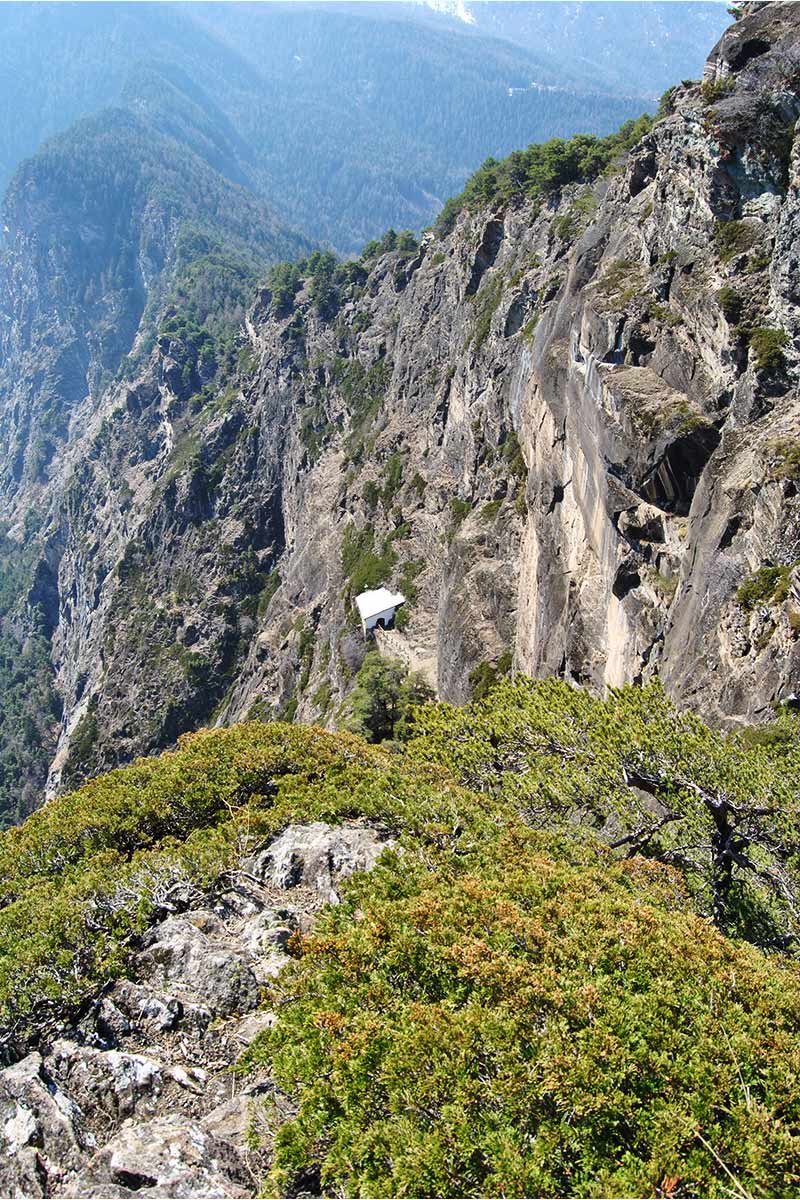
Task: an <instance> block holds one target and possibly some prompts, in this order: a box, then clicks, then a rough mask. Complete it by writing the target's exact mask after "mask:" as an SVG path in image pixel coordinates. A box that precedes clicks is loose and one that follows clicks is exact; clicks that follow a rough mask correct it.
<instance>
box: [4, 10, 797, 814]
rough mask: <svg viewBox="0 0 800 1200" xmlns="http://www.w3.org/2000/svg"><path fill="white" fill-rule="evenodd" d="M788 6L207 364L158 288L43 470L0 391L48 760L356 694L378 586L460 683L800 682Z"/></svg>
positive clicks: (22, 324)
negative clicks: (225, 367)
mask: <svg viewBox="0 0 800 1200" xmlns="http://www.w3.org/2000/svg"><path fill="white" fill-rule="evenodd" d="M799 25H800V10H798V8H797V6H794V5H791V4H771V5H769V6H766V7H764V6H761V7H759V6H758V5H751V6H749V7H748V9H747V12H746V14H745V16H744V17H743V19H741V20H740V21H738V22H737V23H736V24H735V25H734V26H733V27H732V28H731V30H730V31H729V32H728V33H727V34H726V35H725V37H723V39H722V40H721V42H720V43H719V45H718V46H717V47H716V49H715V50H714V51H713V53H712V55H711V57H710V58H709V60H708V65H707V68H706V76H705V79H704V81H703V83H702V84H682V85H680V86H679V87H677V88H676V89H674V90H673V92H672V93H671V94H670V95H669V97H668V98H667V99H666V100H665V102H664V105H663V108H662V114H661V116H660V118H659V119H658V120H657V122H656V124H655V125H654V127H653V129H652V131H651V132H650V133H649V134H647V135H646V136H645V137H644V139H643V140H642V142H641V143H640V144H639V145H638V146H637V147H635V148H634V150H633V151H632V152H631V153H630V154H629V155H628V156H627V158H626V159H625V160H623V161H620V162H619V163H618V164H616V166H615V167H614V168H613V169H612V170H611V171H610V172H609V173H607V174H606V175H605V176H604V177H602V178H601V180H600V181H599V183H598V184H596V185H594V186H593V187H588V186H581V185H570V186H568V187H565V188H563V189H562V190H561V191H560V192H558V193H556V194H554V195H553V196H551V197H550V198H549V199H547V200H546V201H541V202H535V203H532V202H525V203H515V204H511V205H510V206H508V207H503V206H502V205H498V206H496V207H494V208H492V209H484V210H474V211H469V212H467V211H465V212H463V213H462V214H461V215H460V216H459V218H458V220H457V221H456V224H455V227H454V228H453V229H452V231H451V232H450V233H448V234H447V235H446V236H440V235H438V234H435V233H429V234H426V235H424V236H423V238H422V241H421V244H419V245H418V246H414V245H412V246H410V247H409V246H406V247H405V248H401V249H386V248H383V249H379V250H377V251H375V253H373V254H372V255H371V256H369V257H368V258H367V259H365V260H364V261H363V262H362V263H360V264H359V265H357V266H356V267H354V268H353V272H352V278H351V281H350V283H348V284H347V286H344V287H342V288H341V289H340V292H339V294H338V296H337V298H336V303H335V304H333V305H332V306H330V307H329V308H328V309H326V308H325V305H321V304H320V303H319V296H318V295H316V294H315V291H314V286H313V285H312V283H311V282H309V281H308V280H306V282H305V283H303V284H302V285H301V286H300V287H299V288H298V289H297V290H296V293H295V295H294V298H293V300H292V301H291V303H290V304H289V305H288V307H285V308H281V306H279V305H276V304H275V303H274V297H273V295H272V294H271V292H270V291H269V289H268V288H266V287H265V288H262V290H261V291H260V292H259V293H258V295H257V296H256V299H255V301H254V303H252V304H251V306H250V308H249V310H248V312H247V314H246V317H245V319H244V320H243V323H242V328H241V332H240V334H239V341H238V343H237V346H238V350H237V353H239V362H240V366H239V368H238V369H237V372H236V373H235V375H234V376H232V378H231V381H230V382H229V383H228V384H227V385H226V387H225V388H224V389H219V390H218V391H217V392H216V393H214V394H209V390H208V388H206V389H205V391H203V390H202V388H201V384H202V380H201V379H196V380H194V381H193V382H191V381H190V383H188V384H187V381H186V376H185V372H184V370H183V368H182V366H181V358H180V347H179V346H178V344H177V343H176V341H175V339H174V337H171V336H169V335H164V336H158V337H156V338H155V339H154V340H151V342H150V343H148V342H147V340H146V337H145V332H146V328H150V329H152V328H153V327H152V325H151V326H146V320H147V319H150V320H152V314H151V316H150V317H149V318H146V317H145V316H143V317H142V318H141V323H140V325H139V327H138V330H139V332H138V333H137V335H136V338H135V341H134V347H135V349H134V355H133V357H131V358H130V359H129V360H128V359H126V360H125V362H127V363H128V366H127V368H126V369H124V370H123V371H122V372H121V375H120V378H118V379H116V380H111V381H108V380H105V381H102V380H100V377H99V376H98V383H97V387H96V389H95V391H93V392H90V393H89V394H88V396H85V397H84V399H83V400H82V401H81V402H80V403H79V404H78V406H77V408H74V409H65V411H68V412H71V413H72V416H71V418H70V419H69V420H66V424H64V425H63V428H62V426H61V425H59V426H57V427H54V433H53V437H54V438H55V439H56V442H54V443H53V445H56V443H57V453H54V452H53V446H50V448H49V449H48V451H47V453H48V455H49V457H48V461H47V465H46V466H45V467H37V466H36V462H35V453H34V450H35V446H34V444H33V441H32V440H31V439H32V438H33V433H32V432H31V430H30V428H29V425H30V422H29V415H30V411H31V410H30V406H28V407H26V404H27V401H25V400H24V398H23V397H20V396H19V395H17V394H16V393H15V394H14V396H12V397H11V398H7V401H6V400H4V402H3V407H2V414H0V426H1V427H2V428H3V429H4V430H5V431H6V436H7V439H8V442H9V444H10V445H12V446H14V447H16V449H15V451H14V461H16V462H17V463H18V464H19V474H18V478H11V477H10V476H9V477H8V478H6V480H5V485H4V486H5V488H6V500H5V511H6V514H7V517H8V531H9V537H10V538H11V539H12V540H13V541H14V544H15V545H17V546H21V545H23V544H24V545H25V546H26V548H27V552H29V553H30V554H32V555H33V557H34V559H35V572H34V575H33V580H34V582H33V584H32V585H31V587H30V590H29V592H28V593H27V596H28V608H29V610H30V611H33V609H34V607H35V608H36V611H37V612H39V611H40V612H41V613H43V614H44V618H43V619H44V621H45V632H46V636H47V639H48V646H49V647H50V648H51V652H52V666H53V680H52V682H53V688H54V690H55V693H56V696H57V700H58V706H57V707H58V708H59V710H60V711H61V713H62V715H61V717H60V719H59V718H58V716H55V717H54V718H53V720H52V723H51V726H50V727H49V729H48V731H47V736H48V737H49V738H50V741H49V742H48V743H46V744H47V748H48V762H49V764H50V771H49V785H48V786H49V789H50V790H51V791H53V790H56V789H58V788H63V787H65V786H67V785H68V784H71V783H73V782H75V781H76V780H78V779H80V778H81V777H83V776H85V775H86V774H91V773H94V772H96V771H99V770H102V769H104V768H106V767H109V766H113V765H115V764H117V763H120V762H124V761H128V760H129V759H130V758H132V757H133V756H135V755H136V754H139V753H143V752H145V753H146V752H149V751H152V750H154V749H157V748H160V747H163V746H166V745H170V744H172V743H173V742H174V741H175V739H176V738H177V737H178V736H179V735H180V734H181V733H182V732H184V731H185V730H188V729H191V728H196V727H197V726H198V725H201V724H207V723H225V722H231V721H238V720H241V719H243V718H245V717H247V716H248V715H250V716H258V717H285V718H298V719H302V720H306V721H317V722H321V723H323V724H335V723H336V722H337V721H338V720H340V718H341V714H342V712H343V711H344V706H346V701H347V695H348V692H349V689H350V688H351V686H352V681H353V678H354V675H355V673H356V672H357V670H358V667H359V664H360V662H361V660H362V658H363V655H364V652H365V648H366V645H367V643H365V640H364V638H363V636H362V632H361V629H360V627H359V626H358V624H357V620H356V614H355V610H354V605H353V600H354V598H355V595H357V594H358V593H360V592H362V591H363V590H365V589H368V588H374V587H379V586H385V587H387V588H391V589H393V590H395V591H399V592H401V593H402V594H403V595H404V596H405V597H406V598H407V603H406V605H405V606H404V618H403V620H404V624H403V627H402V628H398V629H395V630H392V631H390V632H391V635H392V636H391V639H389V641H390V642H391V652H392V654H393V655H395V656H397V657H400V658H401V659H402V660H403V661H404V662H405V663H407V664H408V665H409V666H412V667H417V668H419V669H420V670H422V671H423V672H424V673H425V674H426V675H427V676H428V678H429V679H431V680H433V681H435V683H436V685H437V689H438V692H439V695H440V696H441V697H443V698H445V699H448V700H452V701H454V702H460V701H463V700H464V699H466V698H467V697H468V695H469V694H470V690H471V684H470V675H471V673H472V672H473V671H474V670H475V668H476V667H478V666H480V664H485V663H489V662H492V663H496V662H497V661H498V660H499V659H501V658H503V657H504V656H505V657H506V659H507V656H508V655H509V654H511V655H513V663H514V666H515V668H517V669H519V670H522V671H526V672H528V673H530V674H532V675H535V676H541V675H550V674H560V675H563V676H565V677H566V678H568V679H571V680H574V681H578V682H582V683H586V684H588V685H590V686H592V687H594V688H597V689H599V690H602V689H605V688H607V687H609V686H614V685H617V684H620V683H624V682H630V681H636V680H640V679H647V678H649V677H650V676H652V675H653V674H654V673H658V674H660V676H661V677H662V678H663V680H664V683H665V685H666V687H667V689H668V691H669V692H670V693H671V694H672V695H673V696H674V697H675V698H676V699H677V700H678V701H679V702H681V703H685V704H687V705H692V706H695V707H697V708H698V709H700V710H701V711H702V712H703V714H704V715H705V716H706V717H707V718H709V719H712V720H715V721H718V722H726V723H733V724H735V723H737V722H742V721H751V720H758V719H761V718H766V717H768V716H769V715H770V712H771V706H772V705H773V704H774V703H775V702H777V701H779V700H781V699H782V698H783V697H785V696H786V695H787V694H788V693H790V692H792V691H794V690H795V689H796V685H797V682H798V680H797V664H798V642H797V641H796V638H797V635H798V627H799V626H800V615H798V614H800V596H798V595H797V594H796V575H795V573H794V566H795V564H796V563H797V562H798V561H800V544H798V543H799V542H800V534H799V533H798V520H797V516H798V506H799V505H800V502H799V501H798V497H797V484H796V475H797V471H798V462H800V453H798V450H800V408H799V407H798V393H797V354H796V350H795V338H796V334H797V333H798V305H797V301H798V295H800V279H798V271H799V270H800V266H799V263H800V260H799V259H798V256H797V252H796V246H797V242H798V224H800V204H798V186H799V182H800V180H799V177H798V166H799V164H800V160H798V149H797V145H796V142H795V139H794V121H795V118H796V117H797V115H798V113H800V89H799V88H798V81H799V79H800V65H799V64H798V40H799V39H798V26H799ZM26 213H27V216H26V221H27V222H28V225H26V224H25V223H21V224H20V226H19V229H18V230H17V232H16V233H14V235H13V237H12V244H13V245H14V246H16V250H15V255H16V258H14V262H13V264H12V265H13V271H12V273H11V276H9V278H12V277H13V279H16V280H18V281H19V288H20V289H21V291H20V295H21V296H22V295H23V294H24V297H28V299H27V300H24V301H23V299H19V301H18V306H17V309H16V310H15V312H16V313H17V317H16V318H15V319H16V324H14V322H11V324H10V325H8V327H7V328H6V329H5V331H4V332H2V338H3V339H4V340H3V342H2V345H3V349H4V354H5V356H6V357H5V360H4V362H5V368H6V369H7V370H11V369H12V368H13V365H14V362H16V361H17V359H15V355H20V354H23V353H25V350H24V344H25V339H26V338H28V337H29V332H28V333H26V329H27V330H30V328H31V326H30V325H29V324H27V325H26V320H27V318H26V317H25V313H26V312H28V311H29V308H26V304H28V300H29V299H30V297H31V296H32V295H33V294H34V291H35V288H36V286H37V285H36V283H35V280H34V276H33V275H32V274H31V270H30V261H31V260H30V253H29V251H30V247H28V249H27V250H26V242H25V236H26V235H25V229H26V228H28V226H29V224H30V221H31V220H33V216H34V215H35V214H33V213H32V211H29V209H26ZM148 222H149V217H148ZM144 228H145V229H146V231H148V232H147V238H146V246H148V247H150V250H149V251H148V255H149V257H148V255H145V256H144V257H143V258H142V262H143V263H145V265H146V264H147V263H148V262H150V260H151V259H152V258H153V255H154V254H155V249H154V247H157V245H160V244H161V243H160V242H159V241H158V239H157V238H156V232H155V231H154V230H153V229H151V223H147V222H146V223H145V227H144ZM151 235H152V236H151ZM143 236H144V235H143ZM165 236H166V235H165ZM15 239H16V240H15ZM163 244H164V245H165V246H167V248H168V247H169V245H170V243H169V239H168V238H167V240H166V241H165V242H164V243H163ZM142 245H145V242H143V243H142ZM143 253H144V251H143ZM9 269H10V268H9ZM15 286H16V285H15ZM32 289H33V290H32ZM53 304H55V301H53ZM29 307H30V306H29ZM40 307H41V306H40ZM30 311H33V309H31V310H30ZM35 311H36V313H37V314H38V315H37V316H36V320H37V321H39V326H38V327H39V328H40V330H41V329H45V328H50V327H49V326H47V322H46V321H45V320H44V317H43V316H42V314H41V311H40V308H36V310H35ZM54 311H55V309H54ZM126 311H130V312H133V311H134V310H133V309H130V310H127V309H126ZM137 311H138V310H137ZM136 319H137V320H138V319H139V318H138V317H137V318H136ZM115 328H116V326H115ZM156 329H158V322H157V321H156ZM42 336H43V335H42ZM71 336H72V335H71ZM53 337H54V338H56V340H57V336H56V333H55V332H53ZM79 341H80V339H78V341H77V342H76V341H75V339H73V340H72V341H70V342H69V345H73V344H75V345H77V344H78V343H79ZM112 341H113V339H112ZM65 345H66V343H65ZM109 345H111V341H109ZM114 345H116V343H114ZM65 361H66V360H65ZM93 361H94V360H93ZM83 369H84V368H83V366H82V367H81V370H83ZM26 378H27V376H26ZM31 386H33V385H31ZM198 389H200V391H198ZM56 390H57V389H56ZM211 390H212V392H213V389H211ZM59 395H60V393H59ZM63 402H64V404H65V405H67V404H68V401H67V396H66V392H64V401H63ZM37 403H38V401H37ZM57 407H58V405H56V408H57ZM31 513H35V517H36V519H35V521H34V520H33V519H32V517H31V515H30V514H31ZM764 567H767V568H770V569H772V570H773V572H774V571H777V572H778V574H777V576H775V577H774V579H773V586H772V587H768V586H767V584H768V582H769V580H768V579H767V581H766V582H764V578H765V577H763V575H762V576H759V575H758V573H759V572H761V571H762V568H764ZM754 577H755V578H756V581H757V584H758V586H756V587H755V590H753V588H752V587H751V589H750V592H749V593H746V596H750V597H751V598H752V597H753V596H755V600H753V602H752V603H751V602H750V601H749V600H747V599H746V600H745V602H743V600H742V595H741V593H740V589H741V588H742V586H743V585H744V584H747V582H748V580H750V581H752V580H753V578H754ZM759 580H760V581H761V582H760V583H759V582H758V581H759ZM759 588H760V590H759ZM389 641H387V642H386V645H387V646H388V645H389ZM43 736H44V734H43Z"/></svg>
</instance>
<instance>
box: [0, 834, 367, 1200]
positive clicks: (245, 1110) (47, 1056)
mask: <svg viewBox="0 0 800 1200" xmlns="http://www.w3.org/2000/svg"><path fill="white" fill-rule="evenodd" d="M388 844H389V842H388V841H387V840H386V839H385V838H381V836H380V835H379V834H378V833H377V832H376V831H375V830H373V829H371V828H369V827H367V826H361V825H359V826H356V825H351V826H347V825H344V826H341V827H333V826H330V825H326V824H323V823H322V822H315V823H313V824H310V825H294V826H290V827H289V828H287V829H286V830H284V831H283V833H281V834H280V835H279V836H278V837H277V838H276V839H274V841H273V842H272V843H271V844H270V845H269V846H267V847H266V848H265V849H263V850H261V851H260V852H258V853H257V854H254V855H252V856H251V857H249V858H248V859H246V860H243V861H242V862H240V864H239V868H238V870H236V871H235V872H232V873H231V875H230V877H228V876H226V880H225V890H222V891H218V892H215V893H214V894H213V895H209V896H206V897H202V898H201V899H203V900H204V901H205V903H203V904H196V903H195V904H193V907H190V908H186V909H185V910H184V911H181V912H178V913H174V914H172V915H169V916H167V917H166V918H165V919H163V920H161V921H159V922H158V923H157V924H154V925H153V926H151V927H150V929H148V930H147V932H146V934H145V935H144V937H143V938H142V943H141V947H140V948H138V949H137V952H136V953H135V955H134V956H133V961H132V964H131V969H130V972H129V977H128V978H124V979H120V980H117V981H116V982H114V983H112V984H111V985H110V986H109V987H108V988H106V989H105V991H104V992H103V993H102V995H100V996H97V997H96V998H95V999H94V1001H93V1002H92V1004H91V1006H90V1007H89V1010H88V1011H87V1012H86V1013H85V1014H83V1015H82V1016H81V1017H80V1018H79V1019H78V1020H77V1021H76V1022H75V1023H74V1024H72V1025H69V1026H64V1027H63V1028H60V1029H59V1030H58V1031H57V1034H56V1035H55V1036H53V1035H52V1033H48V1034H47V1035H46V1036H44V1037H43V1039H42V1041H41V1044H39V1045H37V1047H36V1048H35V1049H32V1050H31V1051H30V1053H28V1054H27V1055H26V1056H25V1057H23V1058H21V1059H20V1061H18V1062H16V1063H13V1064H12V1065H11V1066H8V1067H6V1068H4V1069H3V1070H2V1071H0V1195H3V1196H14V1197H45V1196H66V1197H69V1196H82V1197H83V1196H86V1197H106V1196H107V1197H124V1196H154V1197H155V1196H158V1197H192V1198H194V1197H212V1196H213V1197H217V1196H220V1197H222V1196H231V1197H240V1196H251V1195H253V1194H254V1193H255V1192H256V1190H257V1188H258V1184H259V1178H260V1170H261V1167H262V1165H263V1159H262V1157H261V1154H262V1153H263V1151H261V1152H259V1151H252V1150H250V1149H249V1148H248V1138H247V1133H248V1129H249V1127H250V1125H251V1122H253V1121H257V1119H258V1105H259V1101H260V1100H261V1099H263V1098H264V1097H265V1096H267V1095H269V1094H271V1093H272V1085H271V1082H270V1079H269V1077H268V1075H267V1074H266V1073H264V1072H261V1073H260V1074H256V1075H249V1076H247V1077H246V1078H240V1077H238V1076H236V1075H235V1074H234V1071H233V1067H234V1064H235V1062H236V1060H237V1058H238V1057H239V1056H240V1055H241V1054H242V1052H243V1051H244V1050H245V1049H246V1048H247V1046H248V1045H249V1044H250V1042H252V1040H253V1038H254V1037H255V1036H256V1035H257V1034H258V1033H259V1032H261V1030H262V1029H265V1028H267V1027H269V1026H270V1025H271V1024H272V1023H273V1022H274V1020H275V1018H274V1015H273V1014H272V1013H271V1012H269V1011H267V1010H265V1009H264V1008H262V1007H260V1001H261V992H262V986H263V985H264V984H265V983H266V982H268V980H269V979H270V978H271V977H273V976H274V975H275V974H276V973H277V972H278V971H279V970H280V968H281V966H282V965H283V964H284V963H285V962H286V961H287V954H286V943H287V941H288V939H289V937H290V936H291V934H292V933H293V932H294V931H295V930H298V929H308V928H310V926H311V924H312V923H313V921H314V914H315V913H316V912H317V911H318V910H319V909H320V908H321V907H322V906H323V905H324V904H326V903H336V902H337V900H338V890H337V889H338V885H339V883H340V881H341V880H343V879H345V878H347V877H348V876H349V875H351V874H352V873H353V872H354V871H360V870H369V869H370V868H371V867H372V866H374V864H375V862H376V860H377V858H378V856H379V855H380V853H381V851H382V850H383V849H384V848H385V847H386V846H387V845H388ZM194 899H195V900H196V899H197V897H195V898H194Z"/></svg>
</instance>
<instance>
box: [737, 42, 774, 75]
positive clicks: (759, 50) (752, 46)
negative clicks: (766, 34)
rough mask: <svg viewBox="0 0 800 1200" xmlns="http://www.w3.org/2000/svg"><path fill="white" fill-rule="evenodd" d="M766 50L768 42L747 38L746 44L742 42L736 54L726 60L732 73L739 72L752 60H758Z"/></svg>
mask: <svg viewBox="0 0 800 1200" xmlns="http://www.w3.org/2000/svg"><path fill="white" fill-rule="evenodd" d="M768 50H769V42H765V41H764V39H763V38H748V39H747V41H746V42H742V44H741V46H740V47H739V49H738V50H737V51H736V53H735V54H734V55H732V56H731V58H729V59H728V65H729V66H730V68H731V70H732V71H741V69H742V67H746V66H747V64H748V63H749V62H752V61H753V59H754V58H759V57H760V56H761V55H762V54H766V52H767V51H768Z"/></svg>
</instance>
